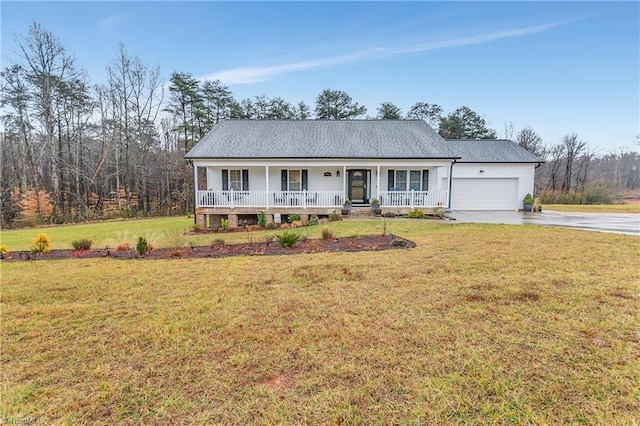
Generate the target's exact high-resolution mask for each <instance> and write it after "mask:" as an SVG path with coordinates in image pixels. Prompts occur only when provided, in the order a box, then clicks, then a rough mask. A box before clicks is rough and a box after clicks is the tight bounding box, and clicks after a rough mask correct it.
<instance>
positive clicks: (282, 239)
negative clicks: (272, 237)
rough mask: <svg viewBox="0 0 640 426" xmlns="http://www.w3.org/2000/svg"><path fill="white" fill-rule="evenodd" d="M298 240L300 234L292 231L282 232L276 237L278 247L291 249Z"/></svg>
mask: <svg viewBox="0 0 640 426" xmlns="http://www.w3.org/2000/svg"><path fill="white" fill-rule="evenodd" d="M299 239H300V234H299V233H297V232H293V231H284V232H283V233H282V234H278V235H276V240H278V244H280V247H293V246H294V245H295V244H296V243H297V242H298V240H299Z"/></svg>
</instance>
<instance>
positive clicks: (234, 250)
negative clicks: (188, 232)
mask: <svg viewBox="0 0 640 426" xmlns="http://www.w3.org/2000/svg"><path fill="white" fill-rule="evenodd" d="M415 246H416V245H415V243H413V242H412V241H409V240H406V239H404V238H401V237H398V236H397V235H385V236H380V235H364V236H360V237H344V238H334V239H330V240H320V239H309V240H304V241H298V242H297V243H296V244H295V245H294V246H293V247H280V245H279V244H278V242H277V241H273V242H271V243H266V242H254V243H240V244H221V243H216V242H214V243H212V245H209V246H198V247H171V248H157V249H153V250H152V251H150V252H149V253H147V254H146V255H145V256H144V259H185V258H188V259H191V258H206V257H231V256H275V255H286V254H298V253H321V252H355V251H379V250H390V249H407V248H413V247H415ZM100 257H109V258H112V259H140V257H139V256H138V255H137V253H136V252H135V250H129V251H124V252H119V251H116V250H113V249H110V250H107V249H101V250H83V251H80V250H72V249H69V250H64V249H63V250H51V251H50V252H49V253H47V254H44V255H41V256H38V257H37V260H56V259H70V258H79V259H92V258H100ZM20 260H34V259H33V258H31V257H30V256H27V255H26V252H10V253H7V255H6V258H5V259H3V260H2V261H3V262H7V261H20Z"/></svg>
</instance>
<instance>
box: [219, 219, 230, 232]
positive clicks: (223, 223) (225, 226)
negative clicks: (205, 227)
mask: <svg viewBox="0 0 640 426" xmlns="http://www.w3.org/2000/svg"><path fill="white" fill-rule="evenodd" d="M220 227H221V228H222V230H223V231H228V230H229V219H220Z"/></svg>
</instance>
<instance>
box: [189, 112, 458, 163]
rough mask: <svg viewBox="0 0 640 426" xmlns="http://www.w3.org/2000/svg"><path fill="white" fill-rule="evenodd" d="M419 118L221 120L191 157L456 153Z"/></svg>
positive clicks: (446, 155)
mask: <svg viewBox="0 0 640 426" xmlns="http://www.w3.org/2000/svg"><path fill="white" fill-rule="evenodd" d="M456 157H457V156H456V155H455V154H454V152H453V151H452V150H451V148H450V146H449V144H448V142H446V141H445V140H444V139H442V137H440V135H438V133H436V132H435V131H434V130H433V129H432V128H431V127H429V125H428V124H427V123H426V122H425V121H423V120H223V121H221V122H219V123H218V124H216V125H215V126H214V127H213V129H211V131H209V133H207V134H206V135H205V137H204V138H203V139H202V140H201V141H200V142H198V143H197V144H196V145H195V146H194V147H193V148H192V149H191V150H190V151H189V152H188V153H187V155H186V156H185V158H187V159H196V158H219V159H232V158H233V159H237V158H456Z"/></svg>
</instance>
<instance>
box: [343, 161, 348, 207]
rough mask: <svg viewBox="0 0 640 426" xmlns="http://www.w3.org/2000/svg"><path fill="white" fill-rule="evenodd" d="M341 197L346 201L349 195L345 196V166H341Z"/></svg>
mask: <svg viewBox="0 0 640 426" xmlns="http://www.w3.org/2000/svg"><path fill="white" fill-rule="evenodd" d="M342 195H343V197H344V199H345V200H346V199H347V197H348V196H349V194H347V166H342Z"/></svg>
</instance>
